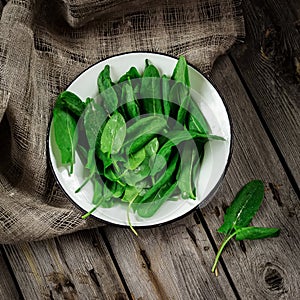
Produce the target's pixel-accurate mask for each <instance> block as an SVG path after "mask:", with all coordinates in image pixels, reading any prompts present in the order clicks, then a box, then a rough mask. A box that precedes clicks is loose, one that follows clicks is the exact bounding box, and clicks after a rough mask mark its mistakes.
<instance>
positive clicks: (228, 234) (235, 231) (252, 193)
mask: <svg viewBox="0 0 300 300" xmlns="http://www.w3.org/2000/svg"><path fill="white" fill-rule="evenodd" d="M263 198H264V184H263V183H262V181H261V180H252V181H250V182H249V183H247V184H246V185H245V186H244V187H243V188H242V189H241V190H240V191H239V192H238V194H237V195H236V197H235V198H234V200H233V201H232V203H231V205H230V206H229V207H228V208H227V210H226V213H225V216H224V223H223V225H222V226H221V227H220V228H219V229H218V232H220V233H223V234H225V238H224V240H223V242H222V244H221V246H220V248H219V250H218V253H217V255H216V258H215V262H214V264H213V267H212V272H216V270H217V264H218V261H219V258H220V256H221V253H222V251H223V249H224V247H225V246H226V244H227V243H228V242H229V241H230V240H231V239H232V238H233V237H235V239H236V240H237V241H242V240H255V239H263V238H269V237H276V236H278V235H279V232H280V229H278V228H268V227H254V226H249V224H250V222H251V220H252V218H253V217H254V215H255V214H256V212H257V211H258V209H259V207H260V206H261V203H262V200H263ZM216 274H217V272H216Z"/></svg>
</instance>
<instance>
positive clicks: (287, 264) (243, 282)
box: [202, 56, 300, 299]
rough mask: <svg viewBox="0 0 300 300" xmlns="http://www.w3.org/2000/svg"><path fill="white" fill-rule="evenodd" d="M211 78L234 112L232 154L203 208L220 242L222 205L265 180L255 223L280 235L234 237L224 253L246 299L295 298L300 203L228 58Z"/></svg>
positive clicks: (297, 290)
mask: <svg viewBox="0 0 300 300" xmlns="http://www.w3.org/2000/svg"><path fill="white" fill-rule="evenodd" d="M211 79H212V80H213V82H214V83H215V85H216V86H217V87H218V88H219V89H220V90H221V91H222V95H223V97H224V99H225V102H226V104H227V106H228V110H229V112H230V114H231V117H232V124H233V133H234V143H233V155H232V160H231V163H230V167H229V170H228V173H227V175H226V177H225V182H224V183H223V185H222V188H221V190H220V191H219V192H218V193H217V195H216V197H215V199H214V200H213V201H212V202H211V204H209V205H208V206H207V207H205V208H204V209H203V210H202V212H203V215H204V218H205V220H206V222H207V225H208V228H209V229H210V232H211V234H212V236H213V238H214V240H216V241H217V244H220V243H221V239H222V238H223V236H222V235H221V234H218V233H217V232H216V229H217V228H218V227H219V226H220V225H221V224H222V222H223V216H224V210H225V208H226V207H227V206H228V205H229V204H230V202H231V201H232V199H233V198H234V196H235V194H236V193H237V192H238V190H239V189H240V188H241V187H242V186H243V185H244V184H245V183H246V182H248V181H249V180H251V179H254V178H258V179H262V180H263V181H264V183H265V187H266V191H265V199H264V202H263V205H262V207H261V209H260V210H259V212H258V213H257V215H256V216H255V218H254V220H253V225H255V226H266V227H279V228H281V234H280V237H278V238H274V239H264V240H256V241H245V242H242V243H237V242H232V243H230V245H229V246H228V247H227V250H226V251H225V252H224V254H223V259H224V261H225V264H226V267H227V269H228V271H229V273H230V276H231V278H232V280H233V282H234V284H235V286H236V288H237V290H238V292H239V295H240V296H241V298H242V299H274V298H276V299H277V297H278V298H280V299H292V298H297V297H298V296H299V294H300V284H299V270H300V261H299V259H298V255H299V254H298V250H297V249H299V247H300V219H299V215H300V202H299V199H298V198H297V196H296V194H295V192H294V190H293V188H292V186H291V183H290V182H289V180H288V178H287V176H286V173H285V171H284V169H283V167H282V165H281V164H280V162H279V159H278V157H277V155H276V153H275V151H274V149H273V147H272V144H271V143H270V140H269V139H268V137H267V135H266V133H265V131H264V129H263V127H262V125H261V123H260V121H259V119H258V117H257V115H256V112H255V110H254V109H253V107H252V105H251V101H250V100H249V98H248V97H247V94H246V93H245V90H244V88H243V86H242V84H241V82H240V81H239V78H238V76H237V74H236V73H235V71H234V68H233V65H232V64H231V62H230V60H229V58H228V57H226V56H224V57H222V58H221V59H219V60H218V62H217V64H216V65H215V67H214V69H213V72H212V76H211Z"/></svg>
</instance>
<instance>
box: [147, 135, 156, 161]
mask: <svg viewBox="0 0 300 300" xmlns="http://www.w3.org/2000/svg"><path fill="white" fill-rule="evenodd" d="M158 148H159V142H158V139H157V138H154V139H152V140H151V141H150V142H149V143H148V144H147V145H146V146H145V151H146V154H147V155H148V156H149V157H151V156H152V155H154V154H156V152H157V151H158Z"/></svg>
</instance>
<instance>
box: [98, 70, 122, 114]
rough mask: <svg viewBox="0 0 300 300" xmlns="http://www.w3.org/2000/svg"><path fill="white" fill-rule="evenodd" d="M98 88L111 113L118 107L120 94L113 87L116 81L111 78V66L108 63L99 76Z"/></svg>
mask: <svg viewBox="0 0 300 300" xmlns="http://www.w3.org/2000/svg"><path fill="white" fill-rule="evenodd" d="M97 83H98V90H99V93H100V94H101V97H102V98H103V102H104V106H105V108H106V110H107V111H108V112H109V113H112V112H114V111H115V110H116V109H117V107H118V102H119V101H118V96H117V93H116V91H115V89H114V88H113V86H114V83H113V82H112V80H111V78H110V66H109V65H106V66H105V67H104V69H103V70H102V71H101V73H100V74H99V76H98V80H97Z"/></svg>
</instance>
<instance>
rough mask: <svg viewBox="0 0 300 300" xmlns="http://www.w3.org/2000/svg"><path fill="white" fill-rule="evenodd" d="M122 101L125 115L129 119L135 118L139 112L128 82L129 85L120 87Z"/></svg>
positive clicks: (125, 84)
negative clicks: (124, 106) (125, 111)
mask: <svg viewBox="0 0 300 300" xmlns="http://www.w3.org/2000/svg"><path fill="white" fill-rule="evenodd" d="M122 101H123V102H125V105H126V110H127V114H128V116H129V117H130V119H132V118H136V117H138V116H139V115H140V110H139V107H138V105H137V102H136V96H135V94H134V91H133V88H132V85H131V82H130V81H129V83H124V84H123V86H122Z"/></svg>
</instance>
